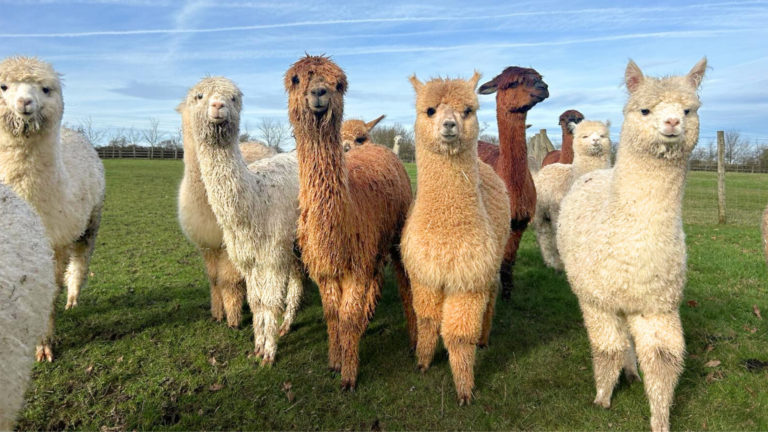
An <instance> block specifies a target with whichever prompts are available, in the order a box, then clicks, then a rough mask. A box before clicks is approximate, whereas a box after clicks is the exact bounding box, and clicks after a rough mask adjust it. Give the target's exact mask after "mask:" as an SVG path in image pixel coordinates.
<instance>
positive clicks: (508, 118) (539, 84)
mask: <svg viewBox="0 0 768 432" xmlns="http://www.w3.org/2000/svg"><path fill="white" fill-rule="evenodd" d="M477 92H478V93H480V94H484V95H487V94H492V93H496V119H497V121H498V123H499V145H498V146H496V145H493V144H491V143H487V142H485V141H478V143H477V155H478V157H480V159H482V160H483V162H485V163H487V164H488V165H490V166H492V167H493V169H494V170H495V171H496V173H497V174H498V175H499V177H501V179H502V180H504V183H505V184H506V185H507V191H508V192H509V204H510V208H511V209H512V223H511V228H512V231H510V233H509V240H508V241H507V247H506V249H505V250H504V262H503V263H502V264H501V282H502V284H503V286H504V288H503V290H502V293H501V298H502V299H504V300H509V298H510V296H511V293H512V287H513V286H514V280H513V276H512V269H513V267H514V265H515V258H516V257H517V248H518V247H519V246H520V239H521V238H522V237H523V232H524V231H525V229H526V228H527V227H528V222H530V221H531V219H533V215H534V213H535V212H536V187H535V186H534V185H533V177H531V172H530V171H529V170H528V150H527V148H526V139H525V117H526V115H527V114H528V111H529V110H530V109H531V108H533V107H534V106H535V105H536V104H537V103H539V102H541V101H543V100H544V99H546V98H548V97H549V90H548V89H547V84H546V83H545V82H544V80H542V78H541V75H539V73H538V72H536V71H535V70H533V69H528V68H521V67H516V66H510V67H508V68H506V69H504V71H503V72H502V73H501V74H499V75H498V76H496V78H494V79H492V80H491V81H489V82H487V83H485V84H483V85H482V86H480V88H479V89H478V90H477Z"/></svg>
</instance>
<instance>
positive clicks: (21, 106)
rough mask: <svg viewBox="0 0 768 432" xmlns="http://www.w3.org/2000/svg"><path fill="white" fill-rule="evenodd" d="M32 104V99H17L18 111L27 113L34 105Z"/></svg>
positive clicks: (22, 97)
mask: <svg viewBox="0 0 768 432" xmlns="http://www.w3.org/2000/svg"><path fill="white" fill-rule="evenodd" d="M32 102H33V101H32V98H30V97H24V96H20V97H19V98H18V99H16V109H17V110H19V111H21V112H24V113H26V112H27V110H28V108H30V106H31V105H32Z"/></svg>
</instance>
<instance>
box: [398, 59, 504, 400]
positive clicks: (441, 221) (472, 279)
mask: <svg viewBox="0 0 768 432" xmlns="http://www.w3.org/2000/svg"><path fill="white" fill-rule="evenodd" d="M479 79H480V74H479V73H477V72H475V75H474V76H473V77H472V79H470V80H469V81H465V80H459V79H456V80H449V79H433V80H431V81H429V82H427V83H426V84H424V83H422V82H421V81H419V80H418V79H417V78H416V77H415V76H413V77H411V83H412V84H413V88H414V89H415V90H416V124H415V126H414V131H415V135H416V165H417V167H418V179H417V182H418V191H419V193H418V195H417V198H416V201H415V202H414V204H413V206H412V207H411V210H410V212H409V215H408V219H407V221H406V224H405V228H404V229H403V239H402V241H401V243H400V245H401V250H402V255H403V263H404V264H405V268H406V270H407V272H408V276H409V277H410V278H411V284H412V287H413V288H412V289H413V298H414V300H413V302H414V309H415V312H416V318H417V323H418V337H417V341H418V342H417V348H416V354H417V357H418V366H419V368H420V369H421V370H422V371H426V370H427V369H428V368H429V364H430V363H431V361H432V357H433V355H434V352H435V346H436V344H437V339H438V333H439V334H440V335H442V337H443V342H444V344H445V346H446V348H447V349H448V355H449V359H450V363H451V370H452V372H453V380H454V384H455V385H456V392H457V394H458V398H459V404H460V405H463V404H465V403H466V404H469V403H470V402H471V400H472V389H473V387H474V381H475V380H474V371H473V369H474V363H475V349H476V346H477V345H478V344H479V345H481V346H485V345H487V344H488V336H489V334H490V331H491V320H492V318H493V308H494V305H495V302H496V293H497V292H498V289H499V286H500V278H499V269H500V268H501V261H502V259H503V256H504V247H505V245H506V243H507V238H508V237H509V230H510V218H511V215H510V207H509V196H508V195H507V189H506V186H505V185H504V182H503V181H502V180H501V178H500V177H499V176H498V175H497V174H496V173H495V172H494V171H493V168H491V167H490V166H488V165H486V164H485V163H483V162H482V161H479V160H478V158H477V134H478V123H477V115H476V111H477V109H478V107H479V103H478V101H477V95H476V94H475V87H476V86H477V82H478V80H479Z"/></svg>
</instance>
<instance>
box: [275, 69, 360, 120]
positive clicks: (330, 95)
mask: <svg viewBox="0 0 768 432" xmlns="http://www.w3.org/2000/svg"><path fill="white" fill-rule="evenodd" d="M283 84H284V85H285V90H286V91H287V92H288V117H289V119H290V120H291V122H292V123H294V124H296V123H299V122H301V121H302V120H308V119H315V120H320V121H321V122H322V123H324V122H326V121H327V120H328V119H336V120H338V121H340V120H341V118H342V117H343V113H344V93H346V92H347V76H346V75H345V74H344V71H342V70H341V68H340V67H339V66H338V65H337V64H336V63H334V62H333V61H332V60H331V59H330V58H328V57H324V56H310V55H307V56H306V57H304V58H302V59H300V60H299V61H297V62H296V63H294V64H293V65H291V67H290V68H289V69H288V71H287V72H286V73H285V79H284V80H283Z"/></svg>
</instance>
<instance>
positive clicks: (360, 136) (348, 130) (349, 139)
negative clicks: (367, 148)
mask: <svg viewBox="0 0 768 432" xmlns="http://www.w3.org/2000/svg"><path fill="white" fill-rule="evenodd" d="M384 117H386V116H385V115H382V116H379V117H378V118H375V119H373V120H371V121H369V122H368V123H366V122H364V121H362V120H354V119H353V120H347V121H345V122H344V123H342V124H341V143H342V145H343V146H344V151H345V152H348V151H350V150H352V148H353V147H357V146H361V145H363V144H373V139H372V138H371V130H372V129H373V128H374V127H376V125H377V124H379V122H380V121H382V120H384Z"/></svg>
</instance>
